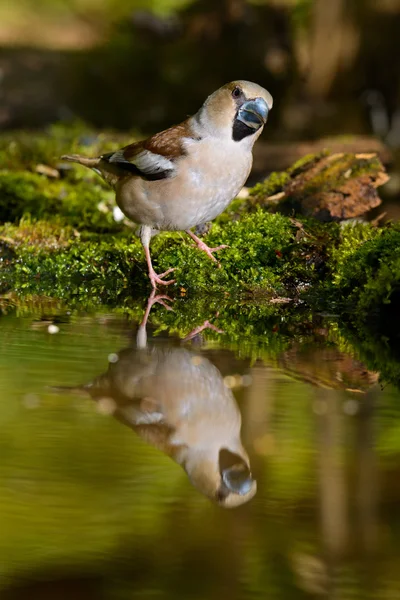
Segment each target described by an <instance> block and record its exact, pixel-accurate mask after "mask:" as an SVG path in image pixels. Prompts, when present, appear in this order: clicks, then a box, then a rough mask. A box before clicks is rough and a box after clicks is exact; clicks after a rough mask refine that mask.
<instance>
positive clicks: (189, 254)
mask: <svg viewBox="0 0 400 600" xmlns="http://www.w3.org/2000/svg"><path fill="white" fill-rule="evenodd" d="M73 133H74V136H75V138H74V139H76V140H77V141H73V140H72V134H71V133H70V132H65V131H64V130H62V129H57V128H56V129H53V131H52V132H51V134H47V135H45V136H42V137H41V136H35V137H34V138H32V140H31V141H30V139H29V138H27V137H26V135H23V134H21V135H20V137H18V136H17V137H14V139H13V140H12V141H11V140H10V138H9V137H7V138H2V139H0V157H1V158H2V165H3V166H4V165H5V166H8V167H9V168H7V169H3V170H2V171H0V218H1V220H2V221H3V225H0V260H1V269H0V283H1V289H2V291H3V292H7V291H11V290H12V291H18V292H20V293H31V294H47V295H51V296H56V297H59V298H64V299H66V300H67V301H68V299H71V298H72V297H75V296H76V295H78V296H81V295H82V294H87V295H91V296H92V297H96V298H98V299H99V300H100V301H101V299H103V301H104V302H106V303H110V302H111V303H112V304H115V299H117V298H118V299H119V300H120V299H121V297H126V296H129V295H132V294H136V293H140V294H142V293H146V292H147V291H148V289H149V285H148V280H147V276H146V265H145V261H144V256H143V252H142V249H141V246H140V243H139V241H138V239H137V238H136V237H135V235H134V233H133V230H132V228H129V227H126V226H125V223H118V222H116V221H115V220H114V215H113V209H114V206H115V205H114V201H113V193H112V191H110V190H109V189H108V188H107V187H106V186H105V184H104V183H102V182H101V180H100V179H99V178H98V177H97V176H96V175H95V174H91V173H90V172H88V171H87V170H84V169H80V168H79V167H77V168H72V169H71V168H70V167H68V168H67V166H66V165H63V164H62V163H60V161H59V155H60V154H61V153H62V152H63V151H65V149H66V147H72V149H73V150H77V151H80V152H86V153H87V154H88V155H93V154H97V153H99V152H100V151H101V150H100V149H101V148H103V149H104V148H106V149H108V148H111V147H115V146H116V145H119V144H120V143H121V142H122V140H121V139H118V140H112V141H110V140H109V138H107V137H104V136H102V137H100V138H99V137H96V136H94V135H93V134H92V133H90V134H85V133H84V132H80V133H78V130H74V132H73ZM55 153H57V155H55ZM10 157H12V160H9V159H10ZM7 161H8V162H7ZM12 166H14V167H15V170H13V169H12V168H11V167H12ZM385 177H386V175H385V173H384V170H383V168H382V165H381V163H380V162H379V160H378V159H377V158H376V157H375V156H370V155H368V156H360V155H349V154H346V155H337V154H336V155H328V154H327V153H323V154H321V155H318V156H317V157H315V156H314V157H310V156H308V157H305V158H304V159H303V160H302V161H299V162H297V163H296V164H295V165H293V167H291V168H290V169H288V170H287V171H286V172H282V173H273V174H272V175H271V176H270V177H269V178H268V179H267V180H266V181H265V182H263V183H261V184H258V185H256V186H255V187H254V188H253V189H252V190H251V191H250V195H249V197H248V198H247V199H245V200H240V199H237V200H235V201H234V202H233V203H232V204H231V206H230V207H229V208H228V210H227V211H226V212H225V213H224V214H223V215H221V217H220V218H219V219H217V221H216V222H215V223H214V224H213V226H212V229H211V232H210V233H208V234H207V236H206V238H205V239H206V241H207V243H208V244H210V245H219V244H227V245H228V246H229V248H227V249H225V250H223V251H221V252H220V261H221V266H220V268H218V265H216V264H215V263H212V262H211V261H209V259H208V258H207V257H206V256H205V255H204V254H203V253H201V252H199V251H198V250H197V249H196V248H194V247H193V246H192V243H191V242H190V241H189V239H188V238H187V236H185V235H184V234H182V233H176V234H169V233H163V234H160V235H159V236H157V237H156V238H154V240H153V241H152V254H153V257H154V262H155V265H156V268H157V269H159V270H161V271H162V270H166V269H167V268H169V267H175V268H176V272H175V275H176V280H177V283H176V284H175V285H174V286H173V287H172V289H171V288H169V290H168V291H169V293H170V294H173V295H176V296H178V297H179V296H190V295H191V294H193V293H194V292H196V293H198V292H206V293H207V294H208V296H210V295H214V296H216V297H217V296H218V297H220V298H221V297H223V298H230V299H231V301H233V299H235V302H236V301H237V300H238V299H240V301H242V300H245V301H248V300H249V299H251V300H252V302H253V304H258V305H260V304H265V303H270V302H271V301H272V302H273V303H275V304H274V306H275V307H278V306H280V305H279V304H278V303H279V302H282V303H283V304H284V305H285V306H286V308H285V309H282V310H287V303H288V302H289V301H290V302H292V303H296V302H299V301H300V302H307V303H308V304H309V305H310V306H313V307H314V308H317V309H321V307H330V308H331V309H332V308H334V310H335V311H341V312H343V311H346V312H347V313H349V312H353V314H357V318H358V319H362V320H364V321H365V320H367V319H368V318H369V316H370V315H375V316H376V315H378V314H379V312H380V310H381V307H382V306H386V305H387V303H390V302H393V301H395V300H396V302H397V295H398V289H399V287H400V266H399V265H398V264H397V262H398V261H399V258H398V247H399V241H400V230H399V229H398V228H397V227H394V226H388V227H385V228H376V227H372V226H371V225H368V224H357V225H355V226H353V225H351V226H344V227H343V226H341V225H340V224H339V223H327V224H322V223H320V222H318V221H317V220H316V219H313V218H310V217H308V218H304V217H299V218H293V217H292V216H284V215H282V214H279V213H275V214H271V213H270V211H269V210H268V209H269V207H270V204H271V196H272V197H274V196H275V198H276V196H277V195H278V196H279V197H280V198H281V199H282V198H283V204H284V205H285V206H286V207H287V204H286V203H287V202H289V201H290V202H292V201H293V198H295V197H298V198H301V203H302V206H305V205H307V206H313V207H314V208H315V207H317V206H319V207H320V208H319V209H318V210H320V212H321V211H322V212H323V211H324V210H325V209H324V206H325V207H326V204H324V203H325V202H326V199H327V198H332V196H335V197H336V200H337V198H338V197H342V196H343V195H345V192H344V189H347V188H346V186H347V185H348V184H350V183H351V185H352V186H353V187H354V189H356V190H357V194H356V195H357V197H360V198H361V201H360V202H359V203H358V206H359V207H360V206H364V209H365V208H368V207H369V206H370V204H371V198H373V199H374V198H375V199H376V198H378V196H377V193H376V187H377V185H378V183H381V182H382V181H383V180H384V179H385ZM367 179H368V182H366V181H367ZM363 186H364V187H363ZM365 186H366V187H365ZM365 189H366V190H367V191H366V192H365V196H363V190H365ZM371 190H373V191H371ZM354 193H355V192H354ZM371 194H372V195H371ZM354 198H355V196H354V197H353V200H354ZM364 201H365V202H364ZM363 202H364V204H363ZM373 202H375V200H373ZM318 203H319V204H318ZM280 206H282V204H280ZM291 206H292V209H293V207H294V204H291ZM306 212H307V211H306ZM311 214H313V215H314V216H315V214H316V213H315V210H314V209H313V210H311ZM346 214H347V213H346ZM331 216H332V215H331ZM288 299H289V300H288ZM285 303H286V304H285Z"/></svg>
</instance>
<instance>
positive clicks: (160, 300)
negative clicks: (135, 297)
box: [136, 288, 174, 348]
mask: <svg viewBox="0 0 400 600" xmlns="http://www.w3.org/2000/svg"><path fill="white" fill-rule="evenodd" d="M164 300H167V301H169V302H173V301H174V300H173V298H170V297H169V296H167V295H166V294H157V295H156V289H155V288H154V289H153V291H152V292H151V294H150V296H149V298H148V300H147V306H146V310H145V313H144V316H143V321H142V322H141V323H140V325H139V328H138V332H137V337H136V343H137V347H138V348H146V346H147V333H146V326H147V321H148V319H149V315H150V311H151V309H152V307H153V305H154V304H161V306H163V307H164V308H166V309H167V310H172V307H171V306H169V305H168V304H166V303H165V302H164Z"/></svg>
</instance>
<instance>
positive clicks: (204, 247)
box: [186, 229, 229, 262]
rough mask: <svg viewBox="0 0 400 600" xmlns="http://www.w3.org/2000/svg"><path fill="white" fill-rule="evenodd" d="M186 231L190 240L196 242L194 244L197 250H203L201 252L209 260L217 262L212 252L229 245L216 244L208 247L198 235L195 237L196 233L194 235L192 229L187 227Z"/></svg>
mask: <svg viewBox="0 0 400 600" xmlns="http://www.w3.org/2000/svg"><path fill="white" fill-rule="evenodd" d="M186 233H187V234H188V235H190V237H191V238H192V240H194V241H195V242H196V246H197V247H198V248H199V250H203V252H205V253H206V254H207V256H208V257H209V258H211V260H213V261H214V262H217V259H216V258H215V256H214V255H213V252H217V251H218V250H222V249H223V248H229V246H227V245H226V244H222V246H217V247H216V248H210V247H209V246H207V244H205V243H204V242H203V241H202V240H201V239H200V238H199V237H197V235H195V234H194V233H193V231H190V229H187V230H186Z"/></svg>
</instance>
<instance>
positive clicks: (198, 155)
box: [117, 136, 252, 231]
mask: <svg viewBox="0 0 400 600" xmlns="http://www.w3.org/2000/svg"><path fill="white" fill-rule="evenodd" d="M184 145H185V150H186V154H185V155H184V156H183V157H182V158H180V159H178V160H177V161H176V163H175V165H176V175H175V176H173V177H171V178H169V179H162V180H159V181H146V180H144V179H139V178H134V179H131V180H129V179H128V180H127V182H126V184H125V183H124V184H123V185H122V186H121V187H120V188H119V189H117V202H118V204H119V206H120V208H121V209H122V210H123V212H124V213H125V214H126V215H127V216H128V217H129V218H131V219H132V220H133V221H136V222H137V223H140V224H144V225H150V226H152V227H154V228H156V229H159V230H164V231H165V230H170V231H172V230H178V231H179V230H185V229H190V228H191V227H195V226H196V225H200V224H202V223H205V222H207V221H212V220H213V219H215V217H217V216H218V215H219V214H221V212H223V210H224V209H225V208H226V207H227V206H228V204H229V203H230V202H231V200H233V198H235V196H236V195H237V194H238V192H239V191H240V190H241V188H242V186H243V185H244V183H245V181H246V179H247V177H248V174H249V172H250V169H251V164H252V154H251V147H249V146H248V145H245V144H242V143H237V142H234V141H233V140H232V139H231V136H224V137H223V138H222V137H221V138H218V137H211V136H207V137H204V138H203V139H201V140H193V139H186V140H185V141H184Z"/></svg>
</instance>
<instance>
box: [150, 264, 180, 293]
mask: <svg viewBox="0 0 400 600" xmlns="http://www.w3.org/2000/svg"><path fill="white" fill-rule="evenodd" d="M172 271H175V269H174V268H171V269H168V270H167V271H165V272H164V273H160V274H159V275H157V273H156V272H155V271H154V269H153V267H152V268H151V269H150V271H149V279H150V281H151V285H152V286H153V289H154V290H155V289H156V287H157V284H158V285H171V284H172V283H175V279H169V280H168V281H164V277H166V276H167V275H169V274H170V273H172Z"/></svg>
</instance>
